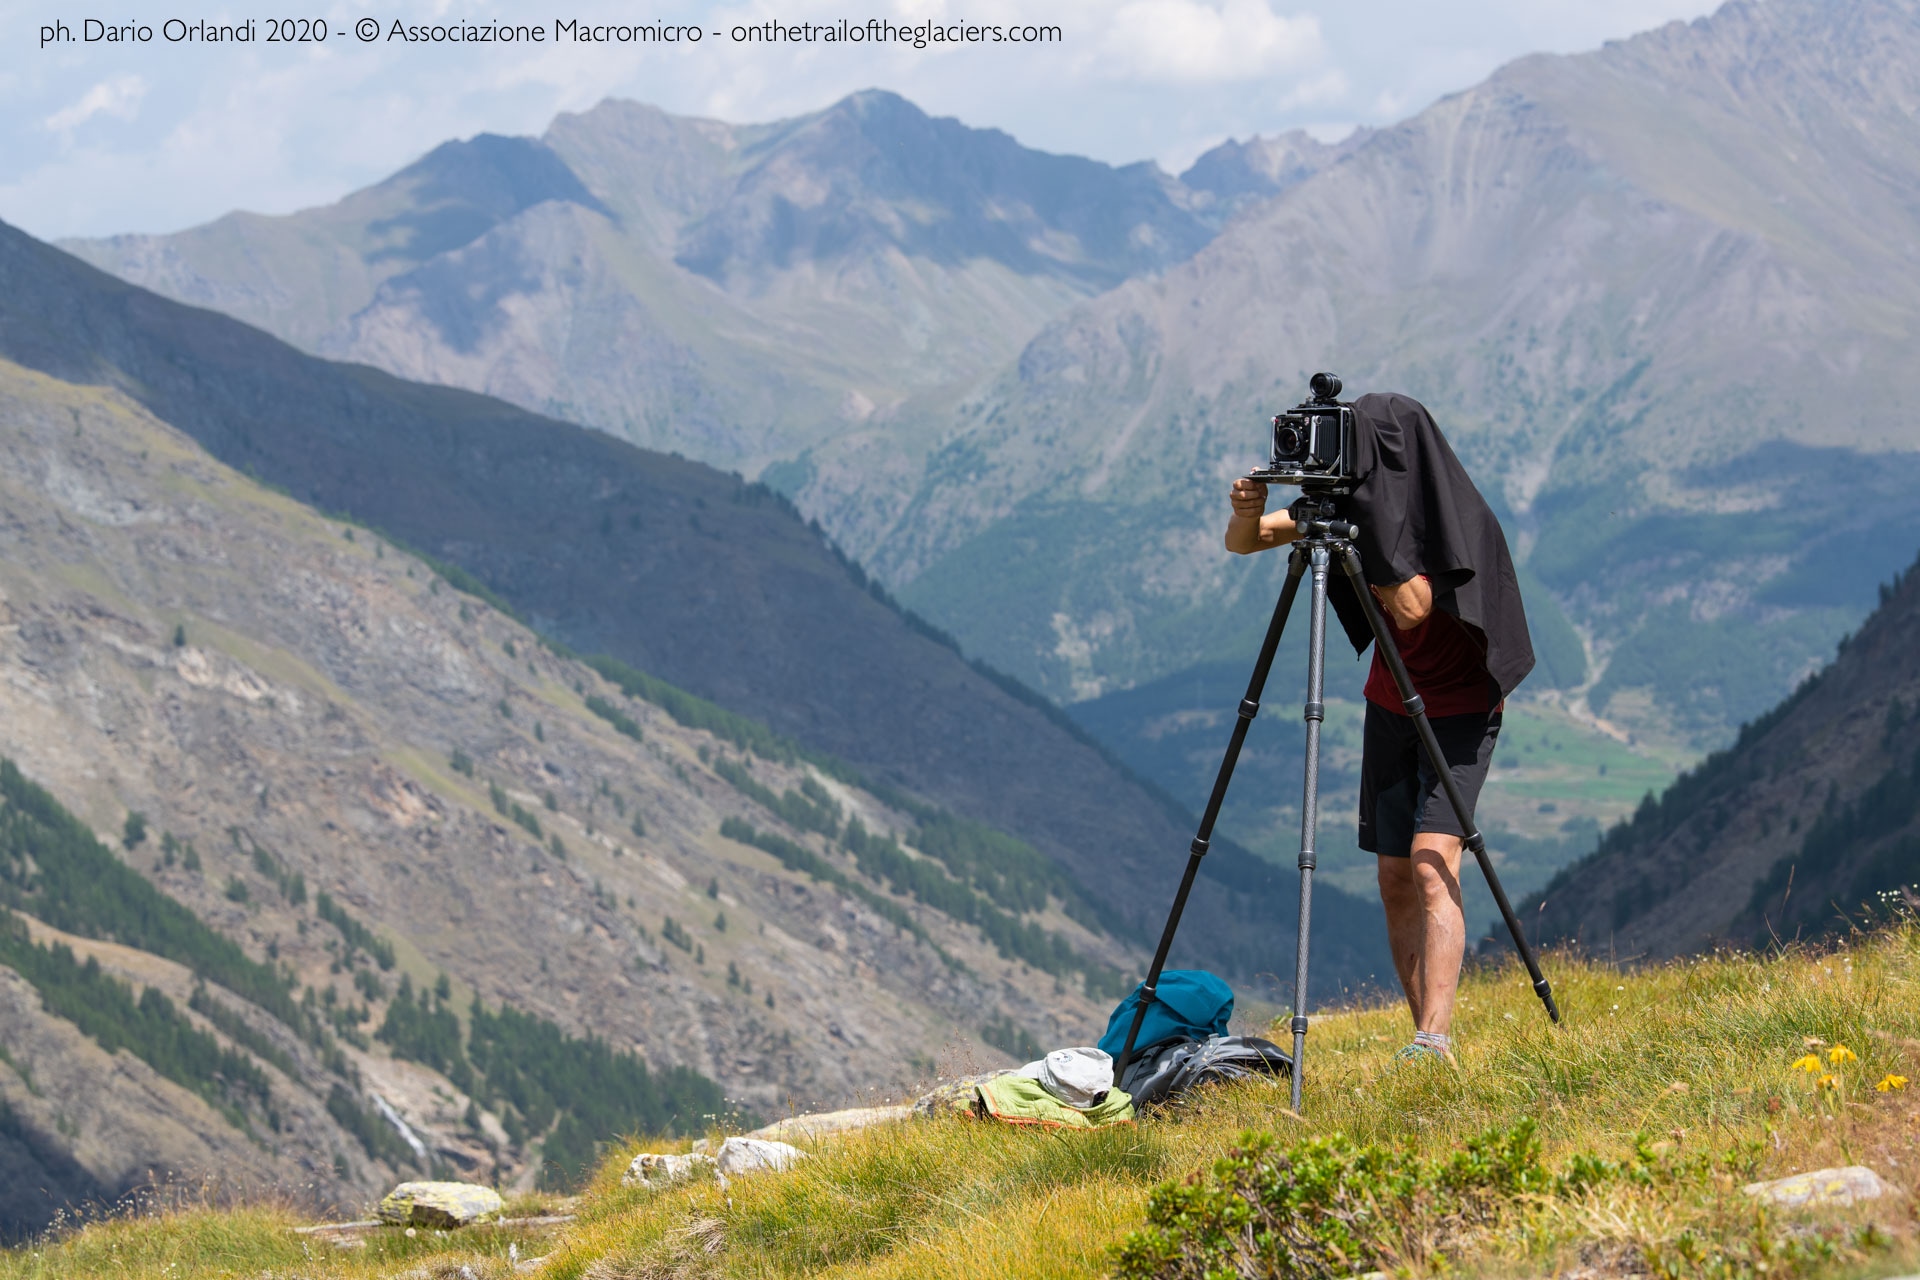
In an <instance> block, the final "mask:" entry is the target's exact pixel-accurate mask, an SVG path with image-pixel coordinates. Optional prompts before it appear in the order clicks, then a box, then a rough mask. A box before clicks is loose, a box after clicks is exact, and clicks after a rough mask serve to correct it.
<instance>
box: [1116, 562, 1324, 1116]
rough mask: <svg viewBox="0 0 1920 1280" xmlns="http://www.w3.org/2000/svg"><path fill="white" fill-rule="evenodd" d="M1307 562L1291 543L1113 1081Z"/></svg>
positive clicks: (1176, 924)
mask: <svg viewBox="0 0 1920 1280" xmlns="http://www.w3.org/2000/svg"><path fill="white" fill-rule="evenodd" d="M1306 563H1307V558H1306V553H1305V551H1304V550H1303V549H1301V548H1297V547H1296V548H1295V549H1294V551H1293V554H1292V556H1291V558H1290V559H1289V560H1288V561H1287V581H1286V585H1285V586H1283V587H1281V588H1280V599H1279V600H1278V601H1276V602H1275V603H1274V606H1273V618H1272V620H1271V621H1269V622H1268V623H1267V637H1266V639H1265V640H1263V641H1261V642H1260V656H1259V658H1258V659H1256V660H1255V662H1254V664H1253V675H1252V677H1251V678H1250V679H1248V681H1247V696H1246V697H1244V698H1242V699H1240V715H1239V719H1238V720H1236V721H1235V722H1234V725H1233V736H1232V737H1231V738H1230V739H1228V741H1227V753H1226V755H1225V756H1223V757H1222V758H1221V760H1220V771H1219V772H1218V773H1216V774H1215V775H1214V778H1213V794H1211V795H1210V796H1208V797H1207V809H1206V812H1205V813H1204V814H1202V815H1201V817H1200V830H1199V832H1198V833H1197V834H1196V835H1195V836H1194V837H1193V844H1192V846H1191V848H1190V849H1189V854H1190V856H1189V857H1188V858H1187V869H1186V873H1185V874H1184V875H1182V876H1181V877H1180V889H1179V891H1178V892H1177V893H1175V894H1174V895H1173V909H1172V910H1171V911H1170V912H1168V914H1167V927H1166V928H1165V929H1163V930H1161V932H1160V945H1159V947H1157V948H1156V949H1155V950H1154V953H1153V967H1152V968H1150V969H1148V970H1147V980H1146V981H1145V982H1143V983H1141V984H1140V1002H1139V1004H1138V1005H1136V1006H1135V1007H1134V1010H1133V1024H1132V1025H1131V1026H1130V1027H1129V1028H1128V1029H1127V1043H1126V1047H1125V1048H1123V1049H1122V1050H1121V1051H1120V1058H1119V1060H1118V1061H1117V1062H1115V1063H1114V1064H1113V1078H1114V1080H1115V1081H1116V1082H1117V1081H1118V1080H1119V1079H1120V1076H1121V1074H1122V1073H1123V1072H1125V1071H1126V1069H1127V1064H1128V1063H1129V1062H1131V1061H1132V1060H1133V1050H1134V1042H1135V1040H1136V1039H1137V1038H1138V1037H1139V1035H1140V1024H1141V1023H1143V1022H1145V1021H1146V1018H1147V1010H1148V1009H1149V1008H1150V1007H1152V1005H1153V1000H1154V993H1155V992H1156V991H1157V990H1158V989H1159V986H1160V971H1161V970H1162V969H1163V968H1165V967H1166V963H1167V952H1168V951H1170V950H1171V949H1172V948H1173V935H1174V934H1175V932H1177V931H1178V930H1179V928H1180V913H1181V912H1183V911H1185V910H1186V909H1187V895H1188V894H1189V893H1191V892H1192V891H1193V878H1194V876H1195V875H1196V874H1197V873H1198V872H1199V870H1200V859H1202V858H1204V857H1206V856H1207V846H1208V845H1209V844H1210V843H1211V842H1212V840H1213V824H1214V822H1215V821H1216V820H1217V819H1218V818H1219V817H1220V805H1221V803H1222V802H1223V801H1225V800H1226V798H1227V784H1228V783H1229V782H1231V781H1232V780H1233V768H1234V766H1235V765H1236V764H1238V763H1239V761H1240V747H1241V745H1242V744H1243V743H1245V742H1246V740H1247V729H1248V727H1249V726H1251V725H1252V724H1253V718H1254V716H1256V715H1258V714H1259V712H1260V694H1261V692H1262V691H1263V690H1264V689H1265V688H1266V687H1267V673H1268V672H1269V671H1270V670H1272V668H1273V655H1274V654H1275V653H1276V652H1278V651H1279V649H1280V634H1281V632H1283V631H1285V630H1286V628H1287V615H1288V614H1289V613H1291V612H1293V598H1294V596H1295V595H1297V594H1299V591H1300V575H1301V573H1302V572H1303V571H1304V570H1305V568H1306ZM1322 576H1323V577H1324V573H1323V575H1322ZM1323 594H1324V593H1323Z"/></svg>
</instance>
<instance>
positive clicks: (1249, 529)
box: [1227, 476, 1299, 556]
mask: <svg viewBox="0 0 1920 1280" xmlns="http://www.w3.org/2000/svg"><path fill="white" fill-rule="evenodd" d="M1227 496H1228V497H1229V498H1230V499H1231V500H1232V502H1233V518H1232V519H1230V520H1228V521H1227V550H1229V551H1231V552H1233V553H1234V554H1235V555H1239V556H1244V555H1250V554H1252V553H1253V552H1255V551H1265V550H1267V549H1268V548H1270V547H1278V546H1283V545H1285V544H1286V543H1289V542H1292V541H1293V540H1294V539H1295V538H1296V537H1298V536H1299V531H1298V530H1296V529H1295V528H1294V527H1293V517H1292V516H1290V515H1288V514H1287V513H1286V512H1285V511H1275V512H1273V513H1271V514H1268V512H1267V486H1266V482H1265V481H1262V480H1254V479H1252V478H1250V477H1248V476H1241V477H1240V478H1239V479H1238V480H1235V481H1234V482H1233V491H1232V492H1231V493H1230V494H1228V495H1227Z"/></svg>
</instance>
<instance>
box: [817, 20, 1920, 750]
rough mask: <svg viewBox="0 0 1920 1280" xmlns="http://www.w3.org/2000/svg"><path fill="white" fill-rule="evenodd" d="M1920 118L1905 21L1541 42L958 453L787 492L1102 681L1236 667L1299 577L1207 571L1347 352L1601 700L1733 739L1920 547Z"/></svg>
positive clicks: (1266, 220)
mask: <svg viewBox="0 0 1920 1280" xmlns="http://www.w3.org/2000/svg"><path fill="white" fill-rule="evenodd" d="M1916 103H1920V10H1916V6H1915V4H1914V3H1913V0H1840V2H1838V3H1829V2H1827V0H1818V2H1816V0H1783V2H1781V3H1770V4H1761V3H1747V2H1746V0H1736V2H1735V3H1731V4H1728V5H1726V6H1725V7H1723V8H1722V9H1720V10H1719V11H1718V12H1717V13H1715V14H1714V15H1713V16H1712V17H1711V18H1706V19H1702V20H1700V21H1697V22H1694V23H1691V24H1672V25H1669V26H1667V27H1663V28H1661V29H1660V30H1658V31H1655V32H1650V33H1648V34H1646V35H1643V36H1638V37H1635V38H1634V39H1632V40H1627V41H1622V42H1617V43H1614V44H1610V45H1608V46H1607V47H1606V48H1604V49H1602V50H1599V51H1597V52H1594V53H1590V54H1580V55H1577V56H1571V57H1545V56H1541V57H1533V58H1526V59H1522V60H1521V61H1519V62H1516V63H1513V64H1511V65H1509V66H1507V67H1505V68H1502V69H1501V70H1500V71H1499V72H1497V73H1496V74H1495V75H1493V76H1492V77H1491V78H1490V79H1488V80H1487V81H1486V82H1485V83H1484V84H1481V85H1479V86H1477V87H1475V88H1473V89H1471V90H1468V91H1467V92H1464V93H1460V94H1457V95H1454V96H1452V97H1449V98H1447V99H1445V100H1443V101H1441V102H1439V103H1437V104H1435V105H1434V106H1433V107H1431V108H1430V109H1428V110H1427V111H1425V112H1423V113H1422V114H1420V115H1419V116H1417V117H1415V118H1413V119H1412V120H1409V121H1407V122H1405V123H1404V124H1401V125H1398V126H1395V127H1393V128H1389V129H1384V130H1381V131H1379V132H1377V133H1374V134H1372V135H1370V136H1368V137H1366V138H1364V139H1362V140H1360V141H1359V142H1358V143H1357V144H1356V145H1354V146H1353V148H1352V149H1351V150H1349V151H1347V152H1346V153H1345V154H1344V155H1343V156H1342V157H1341V158H1339V159H1338V160H1336V161H1335V162H1334V163H1333V164H1332V165H1331V166H1329V167H1327V168H1324V169H1322V170H1320V171H1319V172H1317V173H1314V174H1313V175H1311V176H1309V177H1307V178H1306V179H1305V180H1304V181H1301V182H1299V183H1298V184H1297V185H1294V186H1292V187H1291V188H1289V189H1287V190H1285V191H1283V192H1281V193H1280V194H1279V195H1277V196H1275V197H1273V198H1271V199H1269V200H1267V201H1266V202H1264V203H1261V204H1257V205H1254V206H1252V207H1251V208H1250V209H1249V210H1248V211H1247V212H1246V213H1244V214H1243V215H1242V216H1241V217H1240V218H1239V219H1238V220H1236V221H1235V222H1234V223H1232V224H1231V225H1230V226H1228V227H1227V228H1226V230H1224V231H1223V232H1222V233H1221V235H1220V236H1219V237H1218V238H1217V239H1215V240H1214V241H1213V242H1212V243H1211V244H1210V245H1208V246H1207V247H1206V248H1205V249H1203V250H1201V251H1200V252H1199V253H1198V254H1196V255H1195V256H1194V257H1192V258H1191V259H1189V260H1187V261H1186V262H1183V263H1180V264H1178V265H1175V266H1173V267H1170V268H1168V269H1167V270H1166V271H1165V272H1164V273H1163V274H1161V275H1158V276H1155V277H1150V278H1140V279H1135V280H1132V281H1129V282H1127V283H1126V284H1123V285H1121V286H1119V287H1117V288H1116V289H1114V290H1112V291H1111V292H1109V293H1107V294H1104V295H1102V296H1101V297H1099V298H1097V299H1094V300H1091V301H1089V302H1086V303H1083V304H1081V305H1079V306H1078V307H1076V308H1075V309H1074V310H1073V311H1072V312H1071V313H1070V314H1069V315H1067V316H1066V317H1064V318H1062V319H1061V320H1060V321H1058V322H1056V323H1055V324H1053V325H1051V326H1049V327H1048V328H1047V330H1046V331H1045V332H1043V333H1042V334H1041V335H1039V336H1038V337H1036V338H1035V339H1034V340H1033V341H1032V342H1030V343H1029V344H1027V346H1026V348H1025V349H1024V351H1023V352H1022V353H1021V355H1020V356H1019V357H1018V359H1017V360H1016V361H1012V362H1009V364H1008V365H1007V366H1006V367H1005V368H1004V369H1003V370H1002V372H1001V373H1000V374H999V375H998V376H997V377H996V378H995V379H994V380H993V381H992V382H991V383H990V384H988V385H986V386H984V387H983V388H981V389H980V390H979V391H978V392H977V393H975V394H973V395H971V396H970V397H969V398H968V399H967V400H966V402H965V403H964V405H963V406H962V407H961V408H960V409H959V410H958V412H957V413H955V414H954V415H953V417H952V418H951V420H950V422H949V423H948V424H947V425H946V426H945V427H944V428H941V429H940V430H938V431H935V432H933V433H931V434H933V435H934V436H935V437H936V438H938V440H939V444H938V445H937V447H934V448H932V449H929V450H926V451H925V452H924V453H916V452H915V451H914V447H913V446H912V445H911V444H910V443H909V444H903V445H902V446H901V447H900V448H901V451H900V453H899V454H898V455H895V460H894V461H893V462H891V463H890V464H887V465H884V466H883V464H882V462H881V461H879V460H877V458H876V448H877V446H876V443H875V441H874V440H873V439H871V438H869V437H861V438H858V439H850V440H849V441H847V442H845V443H844V444H843V445H837V446H832V447H823V448H821V449H818V450H816V451H815V452H814V454H813V455H812V457H811V459H810V466H811V470H810V471H809V472H808V478H807V480H806V487H804V488H803V489H802V490H801V492H800V496H799V500H800V502H801V504H802V506H803V508H804V509H807V510H813V511H819V512H821V513H823V519H825V521H826V523H827V524H828V527H829V529H830V531H831V532H833V533H834V534H835V536H836V537H838V538H839V539H840V540H841V541H842V542H843V543H844V544H846V545H847V546H849V547H850V548H851V549H852V550H853V551H854V552H855V553H856V554H857V555H859V556H860V557H861V558H862V559H863V561H864V562H866V563H868V564H870V565H872V566H873V567H874V568H875V570H876V571H877V572H879V573H880V574H881V575H882V577H883V578H884V579H885V580H886V581H887V582H889V583H890V584H892V585H894V586H895V587H896V589H897V590H899V591H900V593H901V595H902V598H903V599H905V600H906V601H907V602H908V603H910V604H911V605H913V606H914V607H915V608H917V609H919V610H920V611H922V612H923V613H925V614H927V615H928V616H929V617H931V618H933V619H934V620H935V621H937V622H940V623H941V624H942V625H946V626H950V627H951V628H952V629H953V630H954V632H955V634H956V635H958V636H959V638H960V639H961V641H962V642H963V643H964V644H966V645H967V646H968V647H969V649H972V650H977V651H979V652H981V653H983V654H985V655H987V656H989V657H990V658H991V659H992V660H993V661H995V662H998V663H1000V664H1002V665H1004V666H1006V667H1008V668H1009V669H1011V670H1013V671H1015V672H1016V673H1018V674H1020V675H1021V676H1023V677H1024V678H1027V679H1028V680H1030V681H1033V682H1035V683H1037V684H1039V685H1040V686H1041V687H1043V688H1045V689H1046V690H1048V691H1049V692H1050V693H1053V694H1054V695H1056V696H1060V697H1069V698H1083V697H1087V696H1091V695H1095V694H1098V693H1100V692H1103V691H1106V690H1109V689H1112V688H1115V687H1126V686H1128V685H1130V684H1134V683H1137V682H1140V681H1143V680H1147V679H1150V678H1153V677H1156V676H1159V675H1163V674H1167V673H1170V672H1174V671H1179V670H1182V669H1184V668H1186V667H1188V666H1189V665H1192V664H1195V663H1200V662H1206V661H1211V660H1217V659H1226V658H1231V657H1233V656H1234V655H1235V653H1244V652H1248V651H1250V650H1248V649H1244V648H1242V647H1241V645H1242V643H1243V641H1244V638H1245V637H1246V635H1247V634H1248V633H1249V632H1251V631H1254V630H1255V629H1256V628H1257V625H1258V624H1257V619H1258V617H1259V616H1260V615H1261V614H1262V613H1263V612H1264V610H1265V609H1266V607H1267V604H1268V603H1269V602H1270V601H1271V599H1272V595H1273V591H1274V589H1275V587H1276V585H1277V578H1276V575H1277V574H1278V572H1279V568H1278V566H1277V565H1276V564H1265V565H1260V566H1249V565H1243V564H1239V563H1235V562H1232V561H1231V560H1230V559H1229V558H1228V557H1225V556H1223V555H1221V554H1220V551H1219V545H1218V544H1219V527H1220V524H1221V521H1222V519H1223V512H1224V501H1223V498H1222V494H1223V493H1224V491H1225V488H1226V485H1227V483H1228V480H1229V479H1230V477H1231V476H1232V475H1233V474H1235V473H1236V472H1239V471H1243V470H1244V469H1245V468H1246V467H1247V466H1248V465H1250V464H1251V463H1253V462H1254V461H1256V460H1257V458H1258V456H1259V454H1260V450H1261V448H1262V435H1261V429H1262V423H1263V420H1264V415H1267V414H1271V413H1272V412H1274V411H1275V410H1276V409H1278V408H1282V407H1285V406H1286V405H1289V404H1291V403H1293V402H1295V401H1296V400H1298V399H1299V398H1300V397H1301V396H1302V394H1303V393H1304V392H1305V389H1306V387H1305V382H1306V376H1307V375H1308V374H1309V373H1310V372H1312V371H1313V370H1315V369H1318V368H1330V369H1335V370H1338V371H1340V372H1341V373H1343V374H1344V375H1345V376H1346V380H1347V386H1348V388H1349V390H1351V391H1361V390H1366V389H1379V388H1383V387H1393V388H1398V389H1403V390H1405V391H1408V392H1411V393H1413V394H1416V395H1418V396H1419V397H1420V398H1422V399H1423V400H1425V401H1426V402H1427V403H1428V404H1429V405H1430V406H1431V407H1432V408H1433V409H1434V411H1435V413H1436V415H1437V417H1438V419H1439V421H1440V422H1441V424H1442V425H1443V427H1444V428H1445V429H1446V430H1447V431H1448V433H1449V435H1450V437H1451V438H1452V439H1453V440H1454V441H1455V442H1456V444H1457V445H1458V446H1459V448H1460V450H1461V452H1462V454H1463V456H1464V457H1465V458H1466V459H1467V461H1468V463H1469V465H1470V466H1471V467H1472V469H1473V470H1474V471H1475V473H1476V475H1477V476H1478V477H1479V478H1480V479H1481V480H1482V482H1483V486H1484V487H1485V488H1486V489H1487V490H1488V491H1489V493H1490V494H1491V496H1492V498H1493V500H1494V501H1495V503H1496V505H1498V506H1499V507H1501V508H1502V510H1503V512H1504V513H1506V514H1507V515H1509V516H1510V517H1511V521H1510V525H1509V528H1510V530H1511V532H1512V534H1513V538H1514V541H1515V543H1516V547H1517V550H1518V552H1519V554H1520V556H1521V558H1522V560H1523V561H1524V563H1525V565H1526V566H1527V567H1528V568H1529V569H1530V570H1531V572H1532V573H1533V574H1534V575H1535V576H1536V578H1537V579H1538V581H1539V582H1540V583H1541V584H1542V586H1543V590H1541V591H1538V592H1535V593H1533V594H1532V596H1530V599H1529V606H1530V611H1531V612H1533V613H1534V614H1535V615H1536V619H1537V620H1541V621H1552V617H1553V615H1554V614H1555V613H1556V612H1560V611H1564V612H1565V613H1566V614H1567V615H1568V617H1570V618H1571V620H1572V621H1573V622H1574V623H1575V624H1577V626H1578V627H1579V628H1581V629H1582V630H1584V631H1585V632H1586V634H1587V637H1588V640H1589V642H1590V644H1591V647H1592V651H1593V656H1594V657H1596V658H1598V659H1600V660H1602V661H1603V662H1605V661H1607V660H1609V659H1611V665H1609V666H1607V667H1605V668H1604V669H1603V670H1602V671H1600V672H1599V673H1598V674H1599V680H1598V683H1596V684H1595V685H1594V687H1593V688H1592V689H1591V690H1590V692H1589V700H1590V701H1591V702H1592V704H1593V706H1594V709H1595V710H1597V711H1599V712H1601V713H1602V714H1606V715H1609V716H1613V715H1619V716H1622V717H1625V718H1626V719H1628V720H1629V721H1630V722H1632V723H1633V724H1634V725H1635V727H1638V728H1640V729H1642V730H1643V731H1645V730H1647V729H1653V728H1659V727H1660V725H1661V718H1660V717H1659V716H1657V715H1653V714H1651V713H1649V712H1648V711H1647V710H1646V709H1645V706H1644V703H1645V701H1646V699H1647V698H1648V697H1649V696H1651V697H1652V698H1655V699H1657V700H1659V701H1660V702H1661V703H1663V704H1664V707H1665V709H1667V710H1669V711H1670V712H1671V716H1670V720H1671V722H1673V724H1674V725H1675V726H1676V727H1677V728H1678V729H1679V730H1680V731H1681V733H1682V734H1684V735H1686V736H1688V737H1691V738H1693V739H1695V740H1696V741H1698V742H1700V743H1702V744H1712V743H1715V742H1718V741H1723V740H1724V736H1725V735H1726V734H1727V733H1729V732H1730V731H1731V726H1732V725H1733V724H1735V723H1738V722H1739V721H1740V720H1742V719H1745V718H1749V717H1751V716H1753V715H1757V714H1759V712H1760V711H1762V710H1763V709H1764V708H1765V707H1766V706H1768V705H1770V704H1771V703H1772V702H1773V701H1774V700H1776V699H1777V698H1778V697H1779V696H1781V695H1782V694H1784V693H1785V692H1786V691H1787V690H1788V689H1790V688H1791V687H1792V685H1793V683H1794V682H1795V681H1796V680H1797V679H1798V678H1799V677H1800V676H1801V675H1803V674H1804V673H1805V672H1806V671H1807V670H1809V669H1810V668H1811V667H1812V666H1813V665H1814V664H1815V663H1816V662H1817V661H1818V659H1819V655H1820V654H1821V653H1823V652H1825V651H1826V650H1827V648H1828V646H1830V644H1831V643H1832V640H1833V639H1834V638H1835V637H1837V636H1838V634H1839V633H1840V632H1841V631H1842V630H1843V629H1845V628H1846V627H1847V626H1849V625H1852V624H1853V623H1854V622H1857V621H1858V619H1859V618H1860V617H1861V616H1862V615H1863V614H1864V612H1865V610H1866V609H1867V608H1868V607H1869V606H1870V604H1871V601H1872V593H1873V586H1874V583H1875V582H1877V581H1880V580H1884V579H1885V578H1886V577H1887V575H1888V574H1890V573H1891V572H1892V571H1893V570H1894V569H1896V568H1897V567H1899V566H1900V565H1902V564H1904V563H1905V562H1906V560H1907V559H1909V558H1910V557H1911V556H1912V554H1913V551H1914V549H1915V547H1916V546H1920V514H1917V509H1916V507H1915V506H1914V504H1913V503H1912V501H1911V499H1910V494H1911V492H1912V486H1913V484H1914V483H1915V481H1916V480H1917V479H1920V456H1916V452H1915V451H1916V447H1920V422H1917V421H1916V415H1920V362H1916V361H1915V360H1914V359H1913V358H1912V341H1913V334H1914V333H1915V332H1916V331H1920V285H1916V281H1920V272H1917V271H1916V269H1915V258H1914V253H1915V249H1914V246H1915V245H1916V244H1920V177H1916V175H1920V119H1916V109H1917V108H1916ZM909 434H911V435H912V438H913V439H914V440H918V439H923V438H925V437H926V436H927V435H928V434H929V433H928V432H926V431H925V430H924V429H922V428H916V429H915V432H914V433H909ZM837 451H838V452H837ZM874 474H883V475H884V476H885V482H884V484H880V485H875V484H871V483H869V481H868V480H867V479H866V477H867V476H869V475H874ZM1008 583H1015V584H1018V590H1016V591H1010V590H1007V589H1005V588H1006V584H1008ZM1736 655H1737V656H1736ZM1543 674H1546V673H1543ZM1570 683H1577V682H1570ZM1624 693H1631V694H1632V695H1633V697H1630V698H1622V697H1621V695H1622V694H1624ZM1636 707H1637V708H1638V709H1636Z"/></svg>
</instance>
